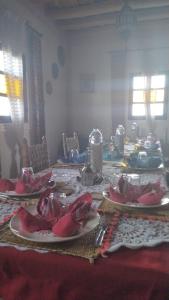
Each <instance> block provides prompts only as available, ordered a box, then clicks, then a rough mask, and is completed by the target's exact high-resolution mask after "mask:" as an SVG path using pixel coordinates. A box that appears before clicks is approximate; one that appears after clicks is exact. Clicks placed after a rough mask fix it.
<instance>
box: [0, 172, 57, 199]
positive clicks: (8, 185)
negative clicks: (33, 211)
mask: <svg viewBox="0 0 169 300" xmlns="http://www.w3.org/2000/svg"><path fill="white" fill-rule="evenodd" d="M51 175H52V173H51V172H49V173H46V174H45V175H42V176H36V177H32V178H30V181H29V182H25V181H24V180H23V179H22V178H19V179H17V180H9V179H5V178H2V179H0V193H1V194H4V195H7V196H10V197H12V196H13V197H27V196H34V195H39V194H41V193H42V192H44V191H45V190H46V189H47V187H48V182H49V180H50V178H51ZM52 187H53V186H52Z"/></svg>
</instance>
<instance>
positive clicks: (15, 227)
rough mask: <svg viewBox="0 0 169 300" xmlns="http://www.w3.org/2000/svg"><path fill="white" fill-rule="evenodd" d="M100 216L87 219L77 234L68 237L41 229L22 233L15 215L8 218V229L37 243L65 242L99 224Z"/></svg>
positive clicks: (78, 236)
mask: <svg viewBox="0 0 169 300" xmlns="http://www.w3.org/2000/svg"><path fill="white" fill-rule="evenodd" d="M30 210H31V211H32V210H34V211H35V206H32V207H30V208H29V211H30ZM99 220H100V216H99V214H96V216H95V217H93V218H92V219H90V220H89V221H87V223H86V224H85V226H84V227H82V228H81V229H80V231H79V233H78V234H76V235H73V236H68V237H59V236H55V235H54V234H53V233H52V232H51V231H50V230H42V231H36V232H33V233H25V232H24V233H23V232H20V231H19V218H18V217H17V215H16V216H14V217H12V218H11V220H10V229H11V231H12V232H13V233H14V234H15V235H17V236H18V237H20V238H23V239H24V240H28V241H32V242H38V243H56V242H65V241H70V240H75V239H78V238H80V237H82V236H83V235H85V234H86V233H88V232H90V231H92V230H93V229H94V228H95V227H96V226H97V225H98V224H99Z"/></svg>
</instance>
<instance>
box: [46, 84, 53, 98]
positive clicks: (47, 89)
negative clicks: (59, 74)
mask: <svg viewBox="0 0 169 300" xmlns="http://www.w3.org/2000/svg"><path fill="white" fill-rule="evenodd" d="M52 92H53V87H52V83H51V82H50V81H47V82H46V93H47V94H48V95H51V94H52Z"/></svg>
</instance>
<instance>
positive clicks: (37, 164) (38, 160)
mask: <svg viewBox="0 0 169 300" xmlns="http://www.w3.org/2000/svg"><path fill="white" fill-rule="evenodd" d="M21 153H22V166H23V167H28V166H31V167H32V168H33V171H34V172H35V173H36V172H38V171H41V170H43V169H46V168H48V167H49V157H48V147H47V141H46V138H45V137H43V138H42V143H41V144H36V145H30V146H28V143H27V140H26V139H24V141H23V145H22V150H21Z"/></svg>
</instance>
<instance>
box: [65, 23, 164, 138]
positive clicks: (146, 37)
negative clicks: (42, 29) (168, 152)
mask: <svg viewBox="0 0 169 300" xmlns="http://www.w3.org/2000/svg"><path fill="white" fill-rule="evenodd" d="M168 32H169V23H168V21H167V20H163V21H162V20H161V21H149V22H148V21H145V22H143V23H139V24H138V25H137V27H136V28H135V30H133V31H132V33H131V36H130V37H129V39H128V41H127V42H126V41H124V40H123V39H122V38H121V37H120V35H119V33H118V32H117V30H116V28H113V26H112V27H111V26H109V27H103V28H96V29H90V30H83V31H82V30H81V31H77V32H72V34H71V36H70V39H69V47H70V61H71V65H70V66H69V69H70V70H71V73H70V74H69V75H70V80H71V86H70V88H69V98H68V102H69V105H70V108H69V109H70V115H71V118H70V120H69V122H70V126H71V128H70V129H71V130H74V129H77V128H78V130H79V133H80V134H82V135H86V136H87V135H88V133H89V132H90V130H91V129H92V128H93V127H99V128H100V129H102V131H103V133H104V136H105V138H108V137H109V135H110V133H111V128H112V126H113V129H115V128H114V127H115V126H116V125H117V123H118V120H119V123H122V121H123V123H127V118H128V117H127V116H128V107H127V101H128V94H129V90H128V88H129V86H128V78H129V75H130V74H131V73H135V72H143V71H149V72H151V71H152V72H154V71H155V72H157V71H168V70H169V39H168ZM83 73H86V74H94V76H95V90H94V93H87V92H86V93H82V92H80V82H79V77H80V74H83ZM156 124H157V134H158V135H159V136H160V137H163V138H165V137H166V134H167V135H169V131H167V127H168V121H157V123H156ZM140 126H141V127H142V130H143V132H144V128H145V127H146V123H145V122H140ZM166 131H167V133H166Z"/></svg>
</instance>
